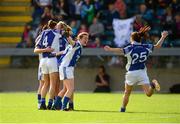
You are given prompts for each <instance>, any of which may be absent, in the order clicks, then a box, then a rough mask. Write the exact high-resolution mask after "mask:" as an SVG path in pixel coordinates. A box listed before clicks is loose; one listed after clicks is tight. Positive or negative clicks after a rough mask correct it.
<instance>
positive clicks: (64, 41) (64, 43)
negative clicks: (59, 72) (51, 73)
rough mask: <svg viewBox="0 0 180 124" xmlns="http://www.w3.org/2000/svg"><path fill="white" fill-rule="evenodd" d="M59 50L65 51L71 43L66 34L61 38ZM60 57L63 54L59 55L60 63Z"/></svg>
mask: <svg viewBox="0 0 180 124" xmlns="http://www.w3.org/2000/svg"><path fill="white" fill-rule="evenodd" d="M59 44H60V46H59V51H63V50H65V49H66V47H67V46H68V45H69V42H68V40H67V38H66V37H65V36H62V37H61V38H60V39H59ZM60 58H61V56H58V57H57V59H58V63H60Z"/></svg>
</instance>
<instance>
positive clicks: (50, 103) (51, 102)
mask: <svg viewBox="0 0 180 124" xmlns="http://www.w3.org/2000/svg"><path fill="white" fill-rule="evenodd" d="M52 104H53V99H49V102H48V106H47V108H48V109H51V107H52Z"/></svg>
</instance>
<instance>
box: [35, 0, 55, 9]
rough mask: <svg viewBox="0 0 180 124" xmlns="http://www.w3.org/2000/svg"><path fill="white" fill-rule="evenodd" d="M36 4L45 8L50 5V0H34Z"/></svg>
mask: <svg viewBox="0 0 180 124" xmlns="http://www.w3.org/2000/svg"><path fill="white" fill-rule="evenodd" d="M35 1H36V3H37V4H38V6H40V7H42V8H45V7H47V6H52V0H35Z"/></svg>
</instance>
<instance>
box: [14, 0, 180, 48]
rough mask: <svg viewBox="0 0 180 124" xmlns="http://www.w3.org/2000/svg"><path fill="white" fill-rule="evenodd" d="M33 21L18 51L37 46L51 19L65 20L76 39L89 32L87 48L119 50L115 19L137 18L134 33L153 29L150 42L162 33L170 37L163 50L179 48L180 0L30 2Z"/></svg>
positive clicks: (23, 36) (18, 45) (59, 0)
mask: <svg viewBox="0 0 180 124" xmlns="http://www.w3.org/2000/svg"><path fill="white" fill-rule="evenodd" d="M31 6H32V8H33V13H32V21H31V22H29V23H27V24H26V26H25V28H24V32H23V34H22V39H21V41H20V42H19V43H18V44H17V47H18V48H31V47H34V41H35V38H36V37H37V34H38V32H39V30H41V28H42V27H43V25H45V24H46V23H47V22H48V20H50V19H52V20H55V21H60V20H61V21H65V22H66V23H67V24H69V25H70V26H71V27H72V30H73V33H74V36H76V35H77V34H78V33H80V32H83V31H86V32H88V33H89V34H90V42H89V44H88V46H87V47H90V48H97V47H98V48H99V47H103V46H104V45H110V46H113V47H116V46H115V44H114V42H113V39H114V31H113V27H112V21H113V19H127V18H130V17H133V16H135V17H136V19H135V21H134V24H133V29H134V31H138V30H139V29H140V28H141V27H143V26H144V25H149V26H151V31H150V32H149V41H150V42H152V41H157V40H158V39H159V37H160V33H161V31H162V30H167V31H168V32H169V36H168V38H167V40H166V41H165V42H164V44H163V47H180V4H179V3H178V0H31Z"/></svg>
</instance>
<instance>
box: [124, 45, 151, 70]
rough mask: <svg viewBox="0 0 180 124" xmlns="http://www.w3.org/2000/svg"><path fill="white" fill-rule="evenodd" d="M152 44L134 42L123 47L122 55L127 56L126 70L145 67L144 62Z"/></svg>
mask: <svg viewBox="0 0 180 124" xmlns="http://www.w3.org/2000/svg"><path fill="white" fill-rule="evenodd" d="M153 48H154V46H153V45H152V44H140V43H137V42H135V43H134V44H131V45H128V46H127V47H125V48H123V51H124V55H125V56H126V57H127V65H126V70H127V71H135V70H140V69H145V68H146V66H145V63H146V61H147V58H148V56H149V54H150V53H151V52H152V51H153Z"/></svg>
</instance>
